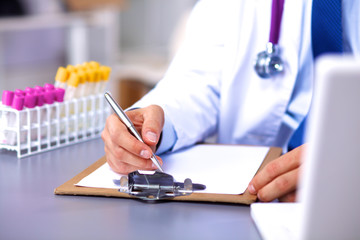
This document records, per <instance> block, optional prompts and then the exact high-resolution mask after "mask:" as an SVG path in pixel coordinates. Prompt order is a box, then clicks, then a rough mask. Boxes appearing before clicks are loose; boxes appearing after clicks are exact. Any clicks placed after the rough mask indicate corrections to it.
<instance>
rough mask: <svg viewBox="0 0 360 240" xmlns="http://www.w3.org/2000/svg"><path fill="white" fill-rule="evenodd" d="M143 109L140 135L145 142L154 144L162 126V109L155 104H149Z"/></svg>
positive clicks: (157, 139)
mask: <svg viewBox="0 0 360 240" xmlns="http://www.w3.org/2000/svg"><path fill="white" fill-rule="evenodd" d="M144 110H145V111H144V115H143V116H144V123H143V127H142V130H141V135H142V136H143V140H144V142H145V143H146V144H148V145H149V146H156V144H157V143H158V141H159V138H160V134H161V131H162V128H163V126H164V111H163V109H162V108H161V107H160V106H157V105H151V106H149V107H146V109H144Z"/></svg>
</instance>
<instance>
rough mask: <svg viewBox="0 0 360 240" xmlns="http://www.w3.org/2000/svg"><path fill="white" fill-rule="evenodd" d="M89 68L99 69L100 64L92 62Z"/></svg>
mask: <svg viewBox="0 0 360 240" xmlns="http://www.w3.org/2000/svg"><path fill="white" fill-rule="evenodd" d="M89 66H90V67H91V68H95V69H96V68H99V67H100V63H98V62H95V61H91V62H89Z"/></svg>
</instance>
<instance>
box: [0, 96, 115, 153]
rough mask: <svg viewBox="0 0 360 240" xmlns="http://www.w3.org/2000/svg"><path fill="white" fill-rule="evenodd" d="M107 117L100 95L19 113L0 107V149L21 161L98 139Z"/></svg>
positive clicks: (108, 108) (106, 110)
mask: <svg viewBox="0 0 360 240" xmlns="http://www.w3.org/2000/svg"><path fill="white" fill-rule="evenodd" d="M110 113H111V109H110V106H109V105H108V104H107V103H106V101H105V99H104V96H103V94H98V95H90V96H87V97H83V98H79V99H73V100H70V101H64V102H55V103H53V104H45V105H43V106H41V107H38V106H37V107H35V108H25V109H23V110H20V111H18V110H16V109H12V108H10V107H7V106H4V105H1V103H0V133H1V134H0V135H1V136H0V149H5V150H10V151H16V152H17V157H18V158H23V157H26V156H30V155H34V154H38V153H42V152H45V151H49V150H53V149H56V148H60V147H64V146H68V145H71V144H75V143H80V142H84V141H87V140H90V139H94V138H98V137H100V135H101V131H102V130H103V128H104V126H105V121H106V118H107V116H108V115H110Z"/></svg>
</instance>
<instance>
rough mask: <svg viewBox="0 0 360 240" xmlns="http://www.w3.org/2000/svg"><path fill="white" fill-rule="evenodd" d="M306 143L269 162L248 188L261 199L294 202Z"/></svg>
mask: <svg viewBox="0 0 360 240" xmlns="http://www.w3.org/2000/svg"><path fill="white" fill-rule="evenodd" d="M305 147H306V144H304V145H302V146H300V147H298V148H295V149H293V150H292V151H290V152H288V153H286V154H284V155H282V156H281V157H279V158H277V159H275V160H273V161H271V162H270V163H269V164H267V165H266V166H265V167H264V168H263V169H262V170H261V171H260V172H258V173H257V174H256V175H255V177H254V178H253V179H252V180H251V181H250V183H249V186H248V190H249V192H250V193H251V194H257V196H258V198H259V200H260V201H263V202H270V201H273V200H275V199H276V198H279V200H280V201H285V202H294V201H295V200H296V188H297V183H298V176H299V168H300V164H301V154H302V153H303V151H304V149H305Z"/></svg>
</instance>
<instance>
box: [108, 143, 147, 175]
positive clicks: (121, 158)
mask: <svg viewBox="0 0 360 240" xmlns="http://www.w3.org/2000/svg"><path fill="white" fill-rule="evenodd" d="M105 153H106V155H107V156H109V160H110V161H111V162H112V163H113V164H114V165H115V166H117V167H118V168H119V167H120V166H121V164H123V163H126V164H129V165H132V166H135V167H136V168H137V169H142V170H146V169H151V168H152V161H151V160H150V159H149V158H142V157H138V156H137V155H134V154H132V153H130V152H128V151H127V150H125V149H123V148H121V147H120V146H117V145H111V144H110V145H105Z"/></svg>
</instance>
